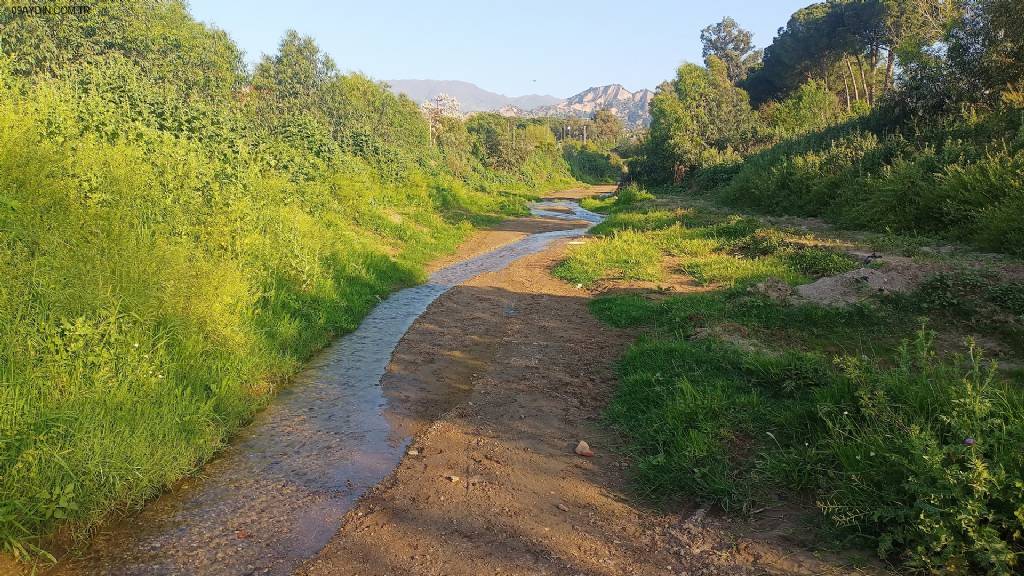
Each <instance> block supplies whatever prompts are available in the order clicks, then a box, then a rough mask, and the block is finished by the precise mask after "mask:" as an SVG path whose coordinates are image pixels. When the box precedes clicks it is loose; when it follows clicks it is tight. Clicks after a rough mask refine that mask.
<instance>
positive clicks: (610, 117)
mask: <svg viewBox="0 0 1024 576" xmlns="http://www.w3.org/2000/svg"><path fill="white" fill-rule="evenodd" d="M590 126H591V128H590V132H591V133H590V139H591V140H592V141H593V142H595V143H597V144H600V145H602V146H605V147H608V148H610V147H613V146H615V145H616V144H618V143H619V141H620V140H622V137H623V136H624V135H625V133H626V126H625V124H624V123H623V122H622V119H621V118H619V117H618V116H617V115H616V114H615V113H614V112H612V111H611V110H598V111H597V112H594V115H593V117H591V119H590Z"/></svg>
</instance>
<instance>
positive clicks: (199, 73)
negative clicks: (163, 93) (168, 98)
mask: <svg viewBox="0 0 1024 576" xmlns="http://www.w3.org/2000/svg"><path fill="white" fill-rule="evenodd" d="M88 4H89V7H90V10H89V11H88V12H87V13H85V14H77V15H75V16H73V17H60V16H56V17H55V16H50V15H45V14H20V15H15V13H14V11H13V10H8V9H0V31H2V34H0V36H2V42H0V51H2V53H3V54H6V55H8V56H13V61H12V68H13V71H14V72H15V73H17V74H19V75H23V76H31V75H36V74H41V75H46V76H61V75H66V74H69V73H74V72H75V71H76V70H77V69H78V68H80V67H81V66H83V65H92V64H93V63H95V62H98V61H104V60H118V59H121V60H122V61H124V60H127V61H130V62H132V63H133V64H135V65H137V67H138V68H139V70H141V71H142V72H143V74H144V75H145V76H146V77H147V78H149V79H151V80H153V81H154V83H156V84H158V85H162V86H165V87H167V88H168V89H170V90H174V91H176V92H177V93H179V94H181V95H182V96H183V97H184V98H186V99H191V100H195V99H204V100H207V101H217V100H222V99H227V98H228V97H230V95H231V94H232V92H234V91H235V90H236V89H238V88H239V87H241V85H242V84H243V82H244V80H245V66H244V63H243V61H242V52H241V51H240V50H239V49H238V47H237V46H236V45H235V44H234V42H232V41H231V38H229V37H228V35H227V34H226V33H225V32H224V31H222V30H218V29H215V28H211V27H208V26H206V25H204V24H202V23H199V22H196V21H195V20H193V19H192V17H191V16H190V15H189V13H188V8H187V6H186V5H185V3H184V2H182V1H181V0H133V1H130V2H126V1H124V0H98V1H96V2H89V3H88Z"/></svg>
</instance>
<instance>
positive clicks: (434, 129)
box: [420, 92, 462, 143]
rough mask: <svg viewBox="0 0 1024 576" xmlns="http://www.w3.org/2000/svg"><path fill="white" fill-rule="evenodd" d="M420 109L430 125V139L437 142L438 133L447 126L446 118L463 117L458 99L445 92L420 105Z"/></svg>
mask: <svg viewBox="0 0 1024 576" xmlns="http://www.w3.org/2000/svg"><path fill="white" fill-rule="evenodd" d="M420 110H421V111H422V112H423V116H424V117H426V119H427V123H428V124H429V125H430V141H431V142H432V143H436V142H437V134H438V133H439V131H440V130H442V129H443V128H444V127H445V126H446V123H445V122H444V120H445V119H446V118H461V117H462V112H461V110H460V106H459V101H458V99H456V98H455V97H454V96H450V95H448V94H445V93H444V92H441V93H440V94H438V95H437V96H434V97H433V98H431V99H430V100H427V101H426V102H424V103H423V104H422V105H420Z"/></svg>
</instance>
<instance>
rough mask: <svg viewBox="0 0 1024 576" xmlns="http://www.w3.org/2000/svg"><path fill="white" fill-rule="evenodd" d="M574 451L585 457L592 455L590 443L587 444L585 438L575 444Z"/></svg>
mask: <svg viewBox="0 0 1024 576" xmlns="http://www.w3.org/2000/svg"><path fill="white" fill-rule="evenodd" d="M575 452H576V453H577V454H579V455H580V456H586V457H587V458H590V457H591V456H593V455H594V452H593V451H592V450H591V449H590V444H587V442H586V441H585V440H580V443H579V444H577V445H576V450H575Z"/></svg>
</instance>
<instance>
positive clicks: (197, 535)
mask: <svg viewBox="0 0 1024 576" xmlns="http://www.w3.org/2000/svg"><path fill="white" fill-rule="evenodd" d="M531 211H532V212H533V213H534V214H535V215H537V216H542V217H548V218H559V219H564V220H576V221H580V220H582V221H585V222H588V223H591V224H592V223H595V222H599V221H600V220H601V216H599V215H597V214H594V213H592V212H588V211H586V210H583V209H582V208H580V207H579V206H578V205H577V204H575V203H573V202H563V201H560V202H539V203H536V204H535V205H533V206H532V207H531ZM586 230H587V228H586V227H581V228H574V229H570V230H561V231H555V232H544V233H539V234H533V235H531V236H527V237H526V238H523V239H522V240H519V241H517V242H514V243H512V244H508V245H506V246H503V247H501V248H498V249H497V250H494V251H492V252H490V253H487V254H484V255H482V256H478V257H476V258H472V259H469V260H466V261H463V262H460V263H457V264H454V265H452V266H449V267H447V268H444V269H442V270H439V271H438V272H436V273H434V274H433V275H432V276H431V277H430V279H429V281H428V282H427V283H426V284H423V285H421V286H416V287H413V288H407V289H405V290H401V291H399V292H396V293H395V294H393V295H392V296H391V297H389V298H387V299H386V300H384V301H383V302H381V303H380V304H379V305H378V306H377V307H376V308H375V309H374V310H373V311H372V312H371V313H370V314H369V315H368V316H367V317H366V318H365V319H364V320H363V322H362V324H360V326H359V328H358V329H356V331H355V332H352V333H351V334H349V335H347V336H345V337H343V338H341V339H339V340H338V341H337V342H336V343H335V344H333V345H331V346H330V347H328V348H327V349H325V350H324V351H323V352H322V353H321V354H319V355H318V356H317V357H316V358H314V360H313V361H312V362H311V363H310V364H309V366H308V367H307V368H306V369H305V370H304V371H303V372H302V373H301V374H299V375H298V376H297V377H296V379H295V381H294V383H293V385H292V386H290V387H289V388H288V389H287V390H285V391H283V392H282V393H281V395H280V396H279V397H278V398H277V399H276V400H275V401H274V402H273V404H272V405H271V406H270V407H268V408H267V409H266V410H264V411H263V412H261V413H260V414H259V415H258V416H257V418H256V420H255V421H254V422H253V424H252V425H250V426H248V427H247V428H246V429H245V430H244V431H243V432H242V433H241V434H240V435H239V437H238V438H237V439H236V440H235V442H234V443H233V444H232V445H231V447H230V448H228V449H227V450H225V451H224V452H223V453H222V454H221V455H220V456H219V457H218V458H216V459H215V460H214V461H212V462H210V463H209V464H208V465H207V466H206V467H204V469H203V471H202V473H201V475H200V476H198V477H195V478H191V479H189V480H187V481H185V482H184V483H183V484H181V485H180V486H178V487H176V488H175V489H174V490H172V491H171V492H169V493H167V494H166V495H164V496H162V497H160V498H158V499H157V500H155V501H153V502H152V503H150V504H149V505H147V506H146V507H145V508H144V509H143V510H142V511H141V512H139V513H138V514H135V515H133V516H131V517H129V518H127V519H125V520H123V521H121V522H119V523H116V524H115V525H114V526H111V527H108V528H107V529H105V530H104V531H102V532H101V533H100V534H98V535H97V536H96V538H95V539H94V541H93V543H92V544H91V545H90V547H89V550H88V551H87V555H86V556H85V557H83V558H81V559H79V560H75V561H70V562H67V563H64V564H62V565H61V567H60V568H58V569H57V570H56V573H58V574H74V575H80V574H89V575H93V574H97V575H98V574H102V575H110V576H128V575H132V576H134V575H150V574H204V575H213V576H216V575H232V576H235V575H243V574H274V575H278V574H280V575H284V574H290V573H291V572H292V571H293V570H294V569H295V568H297V567H298V566H299V565H300V564H301V563H302V562H304V561H305V560H307V559H309V558H310V557H312V556H314V555H315V554H316V553H317V552H318V551H319V550H320V549H321V548H322V547H323V546H324V545H325V544H327V542H328V541H329V540H330V538H331V537H332V536H333V535H334V533H335V532H336V531H337V529H338V528H339V527H340V525H341V521H342V517H343V516H344V514H345V513H346V511H347V510H348V509H349V508H350V507H351V506H352V504H353V502H355V500H356V499H357V498H359V496H360V495H361V494H363V493H364V492H365V491H366V490H367V489H369V488H370V487H372V486H373V485H375V484H377V483H378V482H380V481H381V480H382V479H383V478H384V477H385V476H387V475H388V474H389V473H390V472H391V471H392V470H393V469H394V468H395V466H396V465H397V464H398V462H399V461H400V460H401V458H402V455H403V454H404V452H405V449H406V446H407V445H408V442H409V440H410V439H409V438H408V437H404V436H402V434H401V433H398V432H397V431H396V430H394V429H392V427H391V426H390V425H389V422H388V419H387V417H386V413H387V409H388V401H387V399H386V398H385V396H384V394H383V391H382V389H381V387H380V386H379V384H380V380H381V377H382V376H383V375H384V373H385V371H386V370H387V367H388V364H389V362H390V360H391V355H392V352H393V351H394V349H395V347H396V346H397V345H398V342H399V340H400V339H401V338H402V336H403V335H404V334H405V332H406V331H407V330H408V329H409V327H410V326H412V324H413V322H414V321H415V320H416V318H418V317H419V316H420V315H421V314H422V313H423V312H424V311H425V310H426V309H427V307H428V306H429V305H430V304H431V303H432V302H433V301H434V300H436V299H437V298H438V297H439V296H441V295H442V294H444V293H445V292H446V291H448V290H449V289H451V288H453V287H455V286H457V285H459V284H461V283H463V282H465V281H467V280H469V279H471V278H473V277H475V276H477V275H480V274H483V273H485V272H495V271H498V270H501V269H503V268H505V267H506V266H508V265H509V264H510V263H512V262H513V261H515V260H517V259H519V258H522V257H524V256H528V255H530V254H535V253H537V252H540V251H542V250H543V249H544V248H546V247H547V246H548V245H549V244H550V243H551V242H553V241H555V240H558V239H561V238H572V237H578V236H582V235H583V234H584V233H585V232H586Z"/></svg>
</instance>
